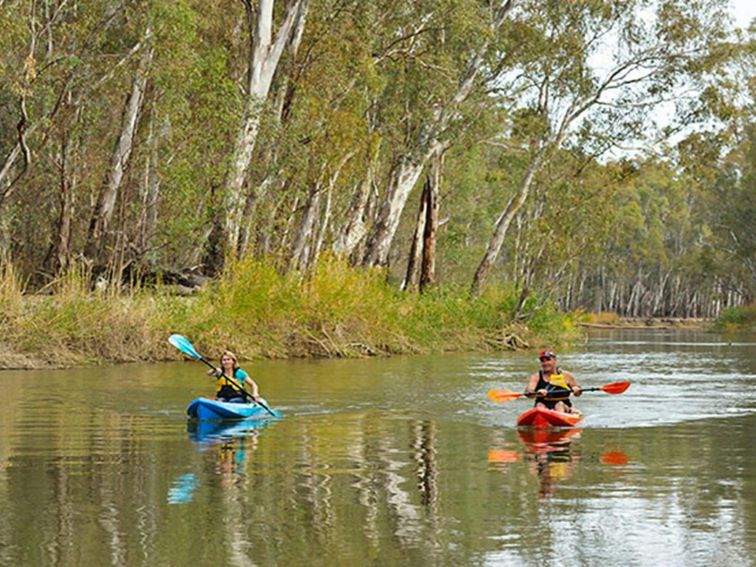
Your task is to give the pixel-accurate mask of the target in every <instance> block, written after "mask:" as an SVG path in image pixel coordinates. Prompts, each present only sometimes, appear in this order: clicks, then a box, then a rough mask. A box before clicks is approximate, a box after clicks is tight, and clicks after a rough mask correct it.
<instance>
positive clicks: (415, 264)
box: [401, 177, 431, 290]
mask: <svg viewBox="0 0 756 567" xmlns="http://www.w3.org/2000/svg"><path fill="white" fill-rule="evenodd" d="M430 182H431V181H430V177H427V178H426V180H425V186H424V187H423V192H422V194H421V196H420V209H419V210H418V213H417V221H416V222H415V232H414V234H413V236H412V244H411V245H410V252H409V258H408V259H407V273H406V275H405V276H404V281H403V282H402V285H401V288H402V289H403V290H408V289H409V290H413V289H415V288H416V287H417V286H418V283H419V282H420V265H421V264H422V259H421V258H422V254H423V235H424V234H425V223H426V222H427V220H428V213H427V207H428V203H427V198H426V194H427V192H428V185H430Z"/></svg>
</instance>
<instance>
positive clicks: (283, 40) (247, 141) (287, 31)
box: [209, 0, 308, 271]
mask: <svg viewBox="0 0 756 567" xmlns="http://www.w3.org/2000/svg"><path fill="white" fill-rule="evenodd" d="M242 3H243V5H244V10H245V14H246V19H247V27H248V45H249V50H248V57H247V74H246V85H245V98H244V103H243V104H244V107H243V111H242V116H241V119H240V121H239V127H238V132H237V134H236V139H235V141H234V144H233V148H232V150H231V157H230V159H229V162H228V169H227V172H226V178H225V181H224V184H223V191H224V193H223V204H222V207H221V209H220V211H219V212H218V215H219V216H220V217H222V218H216V219H215V223H216V227H217V231H218V232H219V233H221V234H216V239H215V245H216V247H219V250H217V249H216V251H215V253H214V254H211V256H210V262H211V265H210V266H209V268H210V269H211V271H218V270H219V269H220V268H221V267H222V264H223V262H224V261H225V258H226V257H227V256H229V257H235V256H236V255H237V251H238V250H237V249H238V246H239V238H240V234H241V231H242V220H243V219H242V216H243V213H244V207H245V203H246V201H247V196H246V194H245V181H246V177H247V173H248V171H249V166H250V161H251V159H252V153H253V151H254V147H255V142H256V140H257V135H258V132H259V128H260V121H261V118H262V110H263V106H264V104H265V102H266V100H267V98H268V95H269V93H270V89H271V85H272V83H273V77H274V75H275V73H276V69H277V68H278V64H279V62H280V60H281V56H282V55H283V53H284V49H285V47H286V45H287V43H288V42H289V40H290V37H291V34H292V33H294V30H297V29H298V28H302V27H303V26H304V25H305V21H306V17H307V7H308V2H307V0H287V2H286V3H285V5H284V9H285V14H284V15H283V17H282V18H281V21H280V24H279V25H278V30H277V31H276V32H275V34H274V31H273V30H274V27H275V20H274V5H275V0H259V2H253V1H252V0H242ZM299 33H301V32H299ZM219 237H220V238H219Z"/></svg>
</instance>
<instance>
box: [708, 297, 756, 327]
mask: <svg viewBox="0 0 756 567" xmlns="http://www.w3.org/2000/svg"><path fill="white" fill-rule="evenodd" d="M714 326H715V328H716V329H717V330H720V331H726V332H737V331H756V303H751V304H750V305H745V306H743V307H730V308H729V309H725V310H724V311H722V314H721V315H720V316H719V317H718V318H717V320H716V321H715V322H714Z"/></svg>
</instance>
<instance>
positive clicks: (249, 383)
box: [243, 376, 260, 400]
mask: <svg viewBox="0 0 756 567" xmlns="http://www.w3.org/2000/svg"><path fill="white" fill-rule="evenodd" d="M243 384H246V385H247V386H249V387H250V388H251V389H252V397H253V398H255V400H257V398H259V397H260V392H259V390H258V388H257V383H256V382H255V381H254V380H252V378H250V377H249V376H247V377H246V378H245V379H244V382H243Z"/></svg>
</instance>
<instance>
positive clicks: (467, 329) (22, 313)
mask: <svg viewBox="0 0 756 567" xmlns="http://www.w3.org/2000/svg"><path fill="white" fill-rule="evenodd" d="M91 281H92V280H91V275H90V274H89V273H87V272H86V271H82V270H77V269H74V270H71V271H69V272H68V273H67V274H66V275H64V276H63V277H61V278H60V279H59V280H57V281H56V282H53V284H51V285H50V286H49V289H50V290H51V291H52V292H53V293H52V294H51V295H44V296H30V297H24V296H23V294H22V287H21V285H20V282H19V281H18V278H17V277H16V276H15V274H14V273H13V272H12V270H11V269H10V268H6V269H5V270H4V271H2V272H0V302H2V306H3V307H5V308H4V309H3V316H4V317H5V318H6V319H7V324H8V325H10V326H12V327H13V328H15V329H16V331H17V332H16V333H15V334H13V335H10V336H9V338H8V339H7V341H6V342H7V343H8V345H7V346H6V350H7V349H8V348H10V350H12V351H14V352H16V353H21V354H24V355H28V356H27V358H29V359H30V360H36V361H37V364H40V365H60V366H66V365H72V364H92V363H104V362H125V361H137V360H143V361H149V360H165V359H175V358H177V357H178V355H177V353H176V352H175V351H174V350H173V349H171V348H170V347H168V345H167V342H166V340H165V339H166V337H167V336H168V335H169V334H171V333H174V332H178V333H182V334H184V335H186V336H190V337H192V340H194V341H196V342H197V344H198V345H199V346H201V348H202V350H203V352H208V353H211V352H219V351H220V350H222V349H226V348H229V349H231V350H234V351H236V352H238V354H240V355H241V356H242V357H244V358H255V357H267V358H284V357H361V356H373V355H389V354H405V353H428V352H441V351H463V350H466V351H469V350H490V349H503V348H520V347H523V346H528V345H529V346H533V347H537V346H539V345H541V344H544V343H547V344H550V345H554V344H559V343H561V342H563V341H564V340H567V339H569V338H571V337H573V336H574V333H575V328H574V325H573V324H572V323H571V320H570V317H568V316H565V315H563V314H560V313H558V312H556V311H555V310H554V309H553V308H551V307H548V306H542V307H538V308H534V309H533V310H532V311H531V312H530V313H529V314H528V315H529V317H528V319H527V321H526V323H527V324H524V323H523V322H515V321H514V320H513V318H512V311H513V306H514V305H515V299H516V297H517V294H516V293H515V291H514V290H511V289H505V288H498V289H497V288H492V289H489V290H488V291H487V292H486V293H485V294H484V295H483V296H481V297H479V298H477V299H470V298H469V297H468V295H467V292H466V290H463V289H454V288H449V287H437V288H435V289H432V290H431V291H430V292H428V293H425V294H422V295H420V294H417V293H408V292H401V291H398V290H397V289H396V287H395V286H394V285H393V284H390V283H388V282H387V281H386V274H385V272H384V271H382V270H362V269H355V268H352V267H350V266H349V265H348V264H347V263H346V262H344V261H342V260H340V259H338V258H335V257H333V256H331V255H325V256H324V257H323V258H321V260H320V261H319V262H318V264H317V266H316V267H315V269H314V270H313V271H312V272H311V273H309V274H307V275H303V274H299V273H288V274H284V273H281V272H279V271H278V270H277V269H276V268H275V264H274V262H273V261H270V260H266V259H262V260H260V259H245V260H242V261H240V262H237V263H236V264H234V265H233V266H231V267H229V269H227V270H226V272H225V273H224V275H223V276H222V277H221V278H220V279H219V280H218V281H216V282H214V283H212V284H210V285H208V286H207V287H206V288H204V289H203V290H201V292H200V293H199V294H197V295H196V296H192V297H183V296H176V295H172V294H171V293H170V289H169V288H167V287H162V286H158V287H156V288H153V289H139V288H133V287H129V288H125V289H124V288H122V287H121V286H102V287H97V286H95V287H94V288H93V287H91V286H90V283H89V282H91ZM6 354H7V353H6ZM2 356H3V354H2V352H0V358H2ZM6 366H7V365H6Z"/></svg>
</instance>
